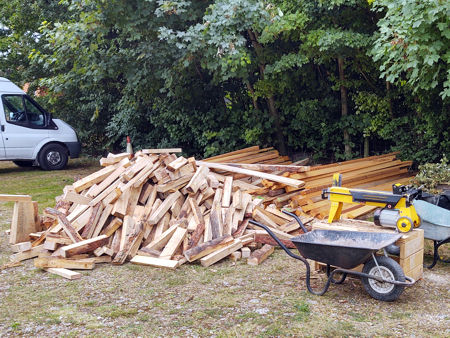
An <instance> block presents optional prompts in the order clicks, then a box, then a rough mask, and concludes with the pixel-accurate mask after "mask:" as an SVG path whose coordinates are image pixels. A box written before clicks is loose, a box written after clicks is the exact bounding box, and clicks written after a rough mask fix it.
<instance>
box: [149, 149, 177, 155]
mask: <svg viewBox="0 0 450 338" xmlns="http://www.w3.org/2000/svg"><path fill="white" fill-rule="evenodd" d="M141 151H142V153H143V154H167V153H181V152H183V149H181V148H166V149H142V150H141Z"/></svg>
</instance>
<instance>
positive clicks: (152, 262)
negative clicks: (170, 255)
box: [130, 255, 179, 270]
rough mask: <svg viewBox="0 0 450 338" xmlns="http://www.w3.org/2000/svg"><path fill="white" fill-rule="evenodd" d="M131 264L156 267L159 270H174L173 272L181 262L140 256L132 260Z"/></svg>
mask: <svg viewBox="0 0 450 338" xmlns="http://www.w3.org/2000/svg"><path fill="white" fill-rule="evenodd" d="M130 262H131V263H132V264H138V265H149V266H154V267H157V268H167V269H172V270H174V269H176V268H177V267H178V264H179V262H178V261H175V260H169V259H162V258H155V257H149V256H140V255H136V256H134V257H133V258H132V259H131V260H130Z"/></svg>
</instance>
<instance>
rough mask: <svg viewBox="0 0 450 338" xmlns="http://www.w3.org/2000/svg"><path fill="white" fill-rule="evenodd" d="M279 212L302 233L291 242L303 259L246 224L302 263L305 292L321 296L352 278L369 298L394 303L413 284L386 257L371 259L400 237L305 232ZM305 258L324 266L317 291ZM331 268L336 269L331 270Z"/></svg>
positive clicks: (264, 227)
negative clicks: (357, 279) (323, 280)
mask: <svg viewBox="0 0 450 338" xmlns="http://www.w3.org/2000/svg"><path fill="white" fill-rule="evenodd" d="M283 212H284V213H285V214H287V215H290V216H292V217H294V218H295V219H296V220H297V222H298V223H299V224H300V226H301V227H302V229H303V231H304V232H305V234H302V235H300V236H296V237H293V238H292V239H291V241H292V243H293V244H294V245H295V246H296V248H297V249H298V251H299V252H300V254H301V255H302V256H303V257H302V256H299V255H296V254H294V253H292V252H291V251H290V250H289V249H288V248H287V247H286V246H285V245H284V244H283V243H282V242H281V241H280V240H279V239H278V238H277V236H276V235H275V234H274V233H273V232H272V231H271V230H270V228H269V227H267V226H265V225H264V224H261V223H258V222H255V221H253V220H251V221H250V223H252V224H254V225H256V226H259V227H261V228H263V229H264V230H266V231H267V232H268V234H269V235H270V236H271V237H272V238H273V239H274V240H275V241H276V242H277V243H278V245H280V246H281V248H282V249H283V250H284V251H286V253H287V254H288V255H289V256H291V257H293V258H295V259H298V260H300V261H302V262H303V263H304V264H305V267H306V287H307V288H308V291H309V292H311V293H313V294H316V295H320V296H321V295H323V294H324V293H325V292H327V290H328V288H329V287H330V284H331V283H334V284H341V283H342V282H344V280H345V278H346V276H347V275H355V276H358V277H360V278H361V280H362V283H363V285H364V288H365V290H366V291H367V293H368V294H369V295H370V296H371V297H373V298H375V299H378V300H381V301H394V300H396V299H397V298H398V297H399V296H400V295H401V294H402V292H403V290H404V288H405V287H407V286H412V285H413V284H414V283H415V280H414V279H412V278H410V277H407V276H405V274H404V273H403V269H402V268H401V267H400V265H399V264H398V263H397V262H396V261H394V260H393V259H392V258H389V257H387V255H386V254H385V256H375V253H376V252H377V251H378V250H381V249H383V248H385V247H386V246H388V245H391V244H393V243H394V242H396V241H397V240H398V239H399V238H400V237H401V236H402V235H401V234H388V233H378V232H357V231H335V230H313V231H310V232H308V231H307V230H306V228H305V227H304V226H303V224H302V222H301V220H300V219H299V218H298V217H297V215H295V214H293V213H290V212H287V211H284V210H283ZM306 259H312V260H315V261H317V262H321V263H325V264H326V265H327V274H328V280H327V282H326V284H325V286H324V287H323V289H322V290H320V291H315V290H313V289H312V287H311V285H310V277H311V271H310V266H309V263H308V261H307V260H306ZM360 264H364V268H363V270H362V272H358V271H354V270H350V269H353V268H355V267H357V266H358V265H360ZM331 266H335V267H337V269H335V270H333V271H331V268H330V267H331ZM338 274H341V275H340V277H339V279H335V276H337V275H338Z"/></svg>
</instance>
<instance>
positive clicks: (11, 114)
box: [2, 95, 27, 124]
mask: <svg viewBox="0 0 450 338" xmlns="http://www.w3.org/2000/svg"><path fill="white" fill-rule="evenodd" d="M2 101H3V110H4V111H5V118H6V121H8V122H15V123H23V124H25V123H27V115H26V113H25V107H24V105H23V100H22V96H21V95H3V96H2Z"/></svg>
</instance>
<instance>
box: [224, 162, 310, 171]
mask: <svg viewBox="0 0 450 338" xmlns="http://www.w3.org/2000/svg"><path fill="white" fill-rule="evenodd" d="M224 164H226V165H230V166H232V167H237V168H243V169H249V170H256V171H269V172H272V171H281V172H290V173H302V172H305V171H309V169H310V167H309V166H296V165H274V164H260V163H224Z"/></svg>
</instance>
